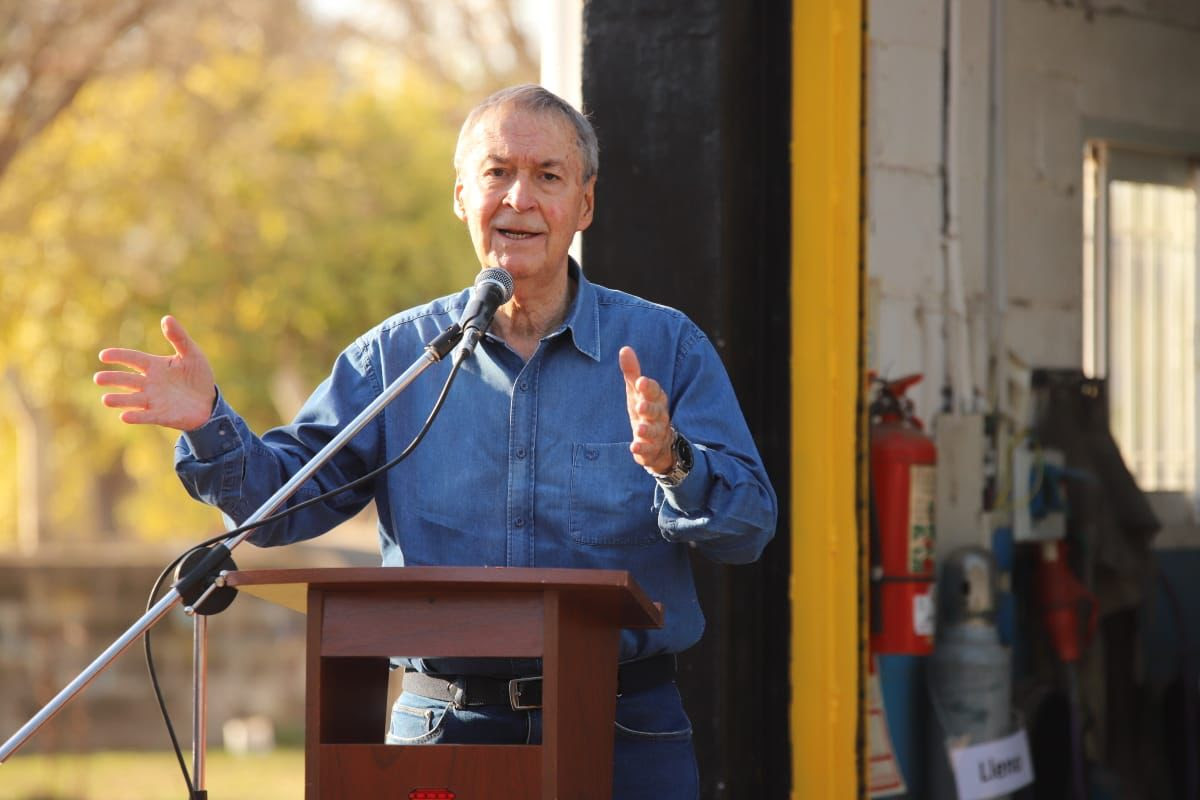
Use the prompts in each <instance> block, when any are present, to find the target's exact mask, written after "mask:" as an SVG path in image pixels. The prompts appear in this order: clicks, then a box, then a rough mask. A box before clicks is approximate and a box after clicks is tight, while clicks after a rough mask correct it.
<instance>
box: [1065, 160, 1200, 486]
mask: <svg viewBox="0 0 1200 800" xmlns="http://www.w3.org/2000/svg"><path fill="white" fill-rule="evenodd" d="M1196 212H1197V206H1196V170H1195V167H1194V165H1193V164H1192V163H1191V162H1190V161H1189V160H1188V159H1187V158H1183V157H1178V156H1164V155H1159V154H1150V153H1142V152H1137V151H1134V150H1128V149H1123V148H1117V147H1114V146H1111V145H1108V144H1104V143H1089V145H1088V147H1087V150H1086V154H1085V160H1084V254H1083V255H1084V259H1083V263H1084V274H1083V290H1084V304H1083V308H1084V314H1083V317H1084V319H1083V322H1084V336H1083V347H1084V353H1083V356H1084V359H1083V360H1084V371H1085V372H1086V373H1088V374H1089V375H1091V376H1094V377H1103V378H1105V379H1106V380H1107V386H1108V398H1109V424H1110V427H1111V429H1112V433H1113V437H1114V438H1115V439H1116V440H1117V443H1118V445H1119V446H1120V448H1121V453H1122V455H1123V456H1124V458H1125V463H1126V465H1127V466H1128V467H1129V469H1130V471H1131V472H1132V473H1133V475H1134V477H1135V478H1137V481H1138V484H1139V485H1140V486H1141V488H1142V489H1143V490H1144V491H1149V492H1171V493H1182V494H1184V495H1186V496H1188V497H1189V498H1194V497H1195V496H1196V494H1197V486H1196V431H1197V428H1196V413H1197V409H1196V371H1197V365H1196V351H1195V339H1196V288H1197V281H1196ZM1188 505H1189V506H1191V505H1192V503H1189V504H1188Z"/></svg>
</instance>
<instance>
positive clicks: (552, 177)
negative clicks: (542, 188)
mask: <svg viewBox="0 0 1200 800" xmlns="http://www.w3.org/2000/svg"><path fill="white" fill-rule="evenodd" d="M542 180H544V181H551V182H553V181H557V180H560V178H559V176H557V175H555V174H554V173H553V172H543V173H542Z"/></svg>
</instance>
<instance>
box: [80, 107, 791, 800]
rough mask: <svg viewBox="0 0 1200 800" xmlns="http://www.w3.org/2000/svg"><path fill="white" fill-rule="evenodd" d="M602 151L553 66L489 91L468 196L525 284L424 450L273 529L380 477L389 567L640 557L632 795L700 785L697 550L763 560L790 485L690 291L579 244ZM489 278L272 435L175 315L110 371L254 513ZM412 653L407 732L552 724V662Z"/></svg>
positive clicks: (346, 366) (626, 668)
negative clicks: (701, 323)
mask: <svg viewBox="0 0 1200 800" xmlns="http://www.w3.org/2000/svg"><path fill="white" fill-rule="evenodd" d="M597 162H598V155H597V145H596V136H595V133H594V131H593V130H592V127H591V125H590V123H589V122H588V121H587V119H586V118H585V117H584V116H583V115H581V114H580V113H579V112H577V111H576V110H575V109H574V108H572V107H571V106H570V105H569V104H567V103H566V102H564V101H563V100H561V99H560V98H558V97H556V96H555V95H553V94H551V93H550V92H548V91H546V90H545V89H543V88H541V87H538V86H518V87H515V88H511V89H507V90H504V91H501V92H498V93H497V94H495V95H493V96H492V97H489V98H488V99H487V100H485V101H484V102H483V103H481V104H480V105H479V106H478V107H476V108H475V109H474V110H473V111H472V112H471V113H470V115H469V116H468V117H467V120H466V122H465V123H464V125H463V128H462V132H461V134H460V136H459V141H458V147H457V150H456V152H455V158H454V166H455V170H456V173H457V177H456V180H455V183H454V199H453V202H454V212H455V214H457V216H458V217H459V219H461V220H462V221H463V222H464V223H465V224H466V227H467V230H468V231H469V233H470V236H471V241H472V242H473V243H474V247H475V252H476V255H477V257H478V259H479V263H480V265H481V267H483V268H487V267H502V268H503V269H505V270H507V271H508V272H509V273H510V274H511V275H512V278H513V284H514V290H513V294H512V297H511V299H510V300H508V301H507V302H506V303H505V304H504V305H503V306H501V307H500V309H499V310H498V312H497V313H496V317H495V320H494V323H493V325H492V327H491V330H490V331H489V333H488V334H487V335H486V336H485V337H484V339H483V341H482V342H481V344H480V345H479V348H478V349H477V350H476V352H475V354H474V356H473V357H472V358H470V359H468V360H467V361H466V362H465V365H464V368H463V372H462V375H461V376H460V378H459V379H458V381H457V383H456V384H455V385H454V388H453V391H452V392H451V393H450V395H449V397H448V399H447V401H446V404H445V406H444V407H443V409H442V411H441V415H440V416H439V418H438V423H437V424H435V425H434V426H433V427H432V429H431V430H430V431H429V433H428V435H427V436H426V438H425V440H424V441H423V443H422V444H421V445H420V446H419V447H418V448H416V449H415V450H414V451H413V453H412V455H411V456H410V457H409V458H408V459H406V460H405V461H403V462H401V463H400V464H399V465H398V466H396V467H395V468H394V469H392V470H390V471H389V472H388V473H387V474H386V475H385V476H383V477H382V478H379V479H377V480H375V481H374V482H373V483H371V484H369V485H367V486H362V487H358V488H355V489H350V490H347V491H345V492H341V493H335V494H334V496H333V497H332V499H331V500H327V501H325V502H323V503H318V504H316V505H314V506H312V507H310V508H307V509H305V510H303V511H301V512H300V513H297V514H295V515H293V516H290V517H288V518H286V519H284V520H281V521H278V522H275V523H272V524H270V525H268V526H266V527H264V528H262V529H260V530H259V531H257V532H256V533H255V534H254V535H253V536H252V537H251V539H250V541H252V542H253V543H255V544H258V545H263V546H269V545H281V544H287V543H290V542H294V541H297V540H300V539H304V538H307V537H311V536H315V535H318V534H320V533H322V532H324V531H327V530H329V529H331V528H333V527H334V526H336V525H337V524H339V523H340V522H342V521H344V520H346V519H348V518H350V517H351V516H353V515H354V514H356V513H357V512H358V511H359V510H361V509H362V508H363V507H364V506H365V505H366V504H367V503H368V502H369V501H371V500H372V499H374V500H375V501H376V504H377V508H378V512H379V536H380V543H381V549H382V556H383V563H384V564H385V565H389V566H402V565H490V566H524V567H588V568H599V569H624V570H629V571H630V572H631V573H632V574H633V576H634V577H635V578H636V580H637V581H638V583H640V584H641V585H642V587H644V588H645V590H646V591H647V593H648V594H649V595H650V596H651V597H652V598H653V599H655V600H656V601H659V602H661V603H662V604H663V606H664V609H665V626H664V627H663V628H662V629H661V630H653V631H625V632H624V633H623V635H622V639H621V665H620V668H619V675H620V677H619V685H620V687H621V694H620V696H619V698H618V700H617V722H616V731H615V734H614V735H615V737H616V741H615V746H614V762H615V764H614V790H613V796H614V797H617V798H639V797H647V798H651V797H653V798H658V799H659V800H662V798H694V797H696V796H697V793H698V778H697V769H696V759H695V755H694V752H693V750H692V743H691V725H690V723H689V721H688V718H687V716H686V714H685V712H684V710H683V707H682V704H681V702H680V698H679V693H678V691H677V689H676V687H675V682H674V664H675V661H674V659H675V654H676V653H679V652H681V651H683V650H684V649H686V648H688V647H689V646H691V645H692V644H694V643H695V642H696V641H697V640H698V639H699V638H700V635H701V633H702V631H703V628H704V618H703V615H702V613H701V611H700V608H699V604H698V602H697V598H696V592H695V588H694V586H693V582H692V574H691V568H690V564H689V550H690V549H692V548H694V549H696V550H698V551H699V552H700V553H702V554H704V555H705V556H707V557H709V558H712V559H714V560H716V561H719V562H724V563H745V562H749V561H752V560H754V559H756V558H758V556H759V554H760V553H761V552H762V549H763V547H764V546H765V545H766V543H767V541H768V540H769V539H770V538H771V536H772V534H773V532H774V529H775V519H776V500H775V494H774V491H773V490H772V488H771V485H770V482H769V481H768V479H767V476H766V474H765V471H764V470H763V466H762V463H761V461H760V459H759V456H758V453H757V451H756V449H755V446H754V442H753V441H752V439H751V437H750V434H749V432H748V431H747V429H746V425H745V422H744V420H743V417H742V414H741V411H740V409H739V407H738V404H737V399H736V397H735V396H734V393H733V390H732V387H731V386H730V384H729V379H728V377H727V375H726V373H725V371H724V369H723V367H722V365H721V362H720V360H719V359H718V357H717V355H716V352H715V351H714V349H713V347H712V345H711V344H710V343H709V341H708V339H707V338H706V337H705V336H704V334H703V333H702V332H701V331H700V330H699V329H698V328H697V327H696V326H695V325H694V324H693V323H692V322H691V321H689V320H688V319H687V318H686V317H685V316H684V315H683V314H681V313H680V312H678V311H675V310H673V309H670V308H667V307H665V306H660V305H655V304H653V303H650V302H647V301H645V300H641V299H638V298H636V297H632V296H630V295H627V294H623V293H620V292H617V291H613V290H610V289H606V288H603V287H601V286H597V285H595V284H593V283H591V282H589V281H588V280H587V278H586V277H585V276H584V274H583V272H582V271H581V269H580V268H579V266H578V265H577V264H576V263H575V262H574V261H573V260H572V259H571V258H570V257H569V256H568V254H567V251H568V247H569V245H570V242H571V239H572V237H573V236H574V234H575V233H576V232H577V231H581V230H584V229H585V228H587V227H588V225H590V224H591V221H592V214H593V211H594V208H595V186H596V171H597ZM664 268H667V269H669V268H670V266H667V265H664ZM468 294H469V293H468V292H462V293H460V294H458V295H454V296H450V297H444V298H441V299H438V300H434V301H433V302H431V303H428V304H427V305H424V306H421V307H418V308H414V309H411V310H408V311H405V312H402V313H400V314H397V315H395V316H393V317H391V318H390V319H388V320H386V321H384V322H383V323H381V324H380V325H378V326H377V327H375V328H373V329H372V330H370V331H368V332H367V333H365V334H363V335H362V336H361V337H360V338H359V339H358V340H357V341H355V342H354V343H353V344H351V345H350V346H349V347H348V348H347V349H346V350H345V351H344V352H343V353H342V355H341V356H340V357H339V358H338V359H337V362H336V363H335V364H334V366H333V370H332V372H331V374H330V376H329V377H328V378H327V379H326V380H325V381H324V382H323V383H322V384H321V385H320V386H319V387H318V388H317V389H316V391H315V392H314V393H313V395H312V396H311V397H310V398H309V400H308V402H307V403H306V404H305V406H304V408H303V409H302V410H301V411H300V413H299V414H298V415H297V417H296V419H295V421H293V422H292V423H291V424H290V425H287V426H284V427H281V428H277V429H275V430H272V431H269V432H267V433H266V434H264V435H263V436H261V437H259V436H256V435H255V434H254V433H253V432H251V431H250V430H249V429H248V427H247V426H246V424H245V422H244V421H243V420H242V419H241V417H239V416H238V415H237V414H236V413H235V412H234V411H233V409H232V408H231V407H230V405H229V404H228V402H227V400H226V398H225V397H224V396H222V395H221V393H220V392H219V391H218V390H217V388H216V384H215V381H214V377H213V374H212V370H211V368H210V367H209V365H208V362H207V360H206V359H205V357H204V355H203V354H202V353H201V351H200V349H199V348H198V347H197V346H196V344H195V343H193V342H192V341H191V339H190V338H189V337H188V336H187V334H186V333H185V332H184V329H183V327H182V326H181V325H180V324H179V322H178V321H176V320H175V319H174V318H172V317H166V318H164V320H163V333H164V335H165V337H166V339H167V340H168V342H170V344H171V345H172V346H173V348H174V350H175V354H174V355H172V356H155V355H150V354H147V353H142V352H138V351H133V350H124V349H108V350H104V351H102V352H101V354H100V360H101V361H103V362H105V363H108V364H120V365H123V366H126V367H128V368H130V371H103V372H99V373H97V375H96V383H98V384H100V385H102V386H108V387H117V388H120V389H123V390H126V391H123V392H116V393H109V394H105V395H104V397H103V402H104V404H105V405H107V406H110V407H113V408H119V409H123V411H122V413H121V419H122V420H124V421H125V422H128V423H151V424H157V425H164V426H168V427H172V428H176V429H178V430H180V431H182V432H183V435H182V436H181V437H180V439H179V443H178V445H177V447H176V469H177V471H178V474H179V476H180V478H181V479H182V481H183V483H184V484H185V485H186V487H187V488H188V491H189V492H191V494H192V495H193V496H195V497H196V498H198V499H200V500H203V501H204V502H207V503H211V504H213V505H216V506H218V507H219V508H220V509H221V510H222V511H224V512H225V513H226V514H227V515H229V516H230V517H231V518H232V519H234V520H242V519H245V518H246V517H247V516H249V515H250V514H251V513H252V512H253V511H254V510H255V509H257V508H258V506H259V505H261V504H262V503H263V502H264V501H265V500H266V499H267V498H268V497H269V496H270V495H271V494H272V493H273V492H274V491H275V490H276V489H277V488H278V487H279V486H281V485H282V484H283V483H284V482H285V481H286V480H287V479H288V477H289V476H291V475H292V474H294V473H295V472H296V470H297V469H299V468H300V466H301V465H302V464H304V463H305V462H306V461H308V460H309V459H310V458H311V457H312V455H313V454H314V453H316V452H317V451H318V450H319V449H320V448H321V446H322V445H324V444H325V443H326V442H327V441H329V439H330V438H332V437H333V436H334V435H335V434H336V433H337V432H338V431H339V429H341V428H342V427H343V426H344V425H345V424H346V423H347V422H348V421H349V420H351V419H353V418H354V416H355V415H356V414H357V413H358V412H359V411H360V410H361V409H363V408H364V407H365V406H366V405H368V404H369V403H370V402H371V401H372V400H373V399H374V398H375V397H377V396H378V395H379V394H380V393H381V392H382V390H383V389H384V387H385V386H387V385H388V384H389V383H390V382H391V381H392V379H393V378H395V376H396V375H398V374H400V373H401V372H403V371H404V369H405V368H406V367H407V366H408V365H409V364H411V363H412V362H413V360H414V359H415V358H416V357H417V356H418V355H419V354H420V352H421V350H422V348H423V346H424V345H425V344H426V343H427V342H429V341H430V340H432V339H433V338H434V337H435V336H437V335H438V333H440V332H441V331H442V330H443V329H445V328H446V327H447V326H449V325H450V324H452V323H453V322H455V321H457V320H458V319H459V317H460V316H461V315H462V312H463V308H464V305H465V304H466V302H467V299H468ZM635 348H636V351H635ZM449 368H450V367H449V365H448V363H447V362H445V361H443V362H441V363H440V364H438V365H437V366H435V367H433V368H432V369H431V372H438V371H439V370H440V374H441V376H442V377H444V376H445V374H446V372H447V371H448V370H449ZM643 372H644V373H645V374H643ZM439 388H440V383H439V381H438V380H436V379H432V378H429V377H428V376H427V377H426V378H425V379H424V380H422V381H418V382H416V383H414V384H413V385H412V386H410V387H409V389H408V390H407V391H406V392H405V393H404V394H402V395H401V396H400V397H399V398H398V399H397V400H396V401H395V402H393V403H392V404H391V405H389V406H388V407H387V408H386V409H385V411H384V412H383V413H382V414H381V415H380V416H379V417H377V418H376V419H375V420H374V421H373V422H372V423H371V425H369V426H368V427H367V428H366V429H364V430H363V431H362V432H361V433H360V434H358V435H357V436H356V437H355V438H354V439H353V440H352V441H351V442H350V444H349V445H348V446H347V447H346V448H345V449H344V450H343V451H341V453H340V454H339V455H338V456H337V457H335V458H334V459H333V460H332V461H331V462H330V463H329V464H327V465H326V466H325V467H323V468H322V470H321V471H320V472H319V473H318V474H317V475H316V476H315V477H314V479H313V480H312V481H311V484H310V485H308V486H306V487H305V488H304V489H302V490H301V492H300V494H299V495H298V497H297V499H304V498H306V497H312V496H315V495H317V494H318V493H320V492H324V491H327V490H329V489H335V488H337V487H339V486H342V485H344V484H346V483H349V482H350V481H352V480H354V479H355V478H357V477H359V476H361V475H364V474H366V473H367V472H369V471H370V470H372V469H374V468H375V467H377V466H379V465H380V464H383V463H385V462H386V461H388V460H389V459H391V458H392V457H393V456H394V455H395V454H396V453H397V452H399V450H400V449H402V448H403V447H404V446H405V445H406V444H407V443H408V441H409V440H410V439H411V438H412V436H413V434H414V433H415V432H416V430H417V428H418V427H419V426H420V421H421V420H423V419H424V417H425V415H426V414H427V413H428V411H429V409H430V408H431V407H432V406H433V403H434V400H435V398H436V395H437V393H438V390H439ZM402 666H403V667H404V668H405V669H406V673H405V676H404V692H403V694H402V695H401V696H400V697H399V699H398V700H397V701H396V704H395V705H394V707H393V709H392V717H391V732H390V733H389V736H388V738H389V741H392V742H397V743H417V742H459V743H462V742H491V743H526V742H535V741H539V737H540V733H541V730H540V725H541V712H540V711H539V710H537V709H533V710H527V709H513V708H512V707H511V706H510V705H509V701H508V697H507V692H506V690H504V687H506V686H507V683H508V681H509V680H510V679H512V678H514V677H526V676H532V675H537V674H538V673H539V669H540V665H539V664H538V662H537V661H536V660H532V659H521V660H510V659H424V660H422V659H411V660H406V661H404V662H403V664H402ZM464 676H466V677H467V678H468V680H466V681H463V680H462V679H463V678H464ZM464 686H465V687H466V691H465V692H464V691H463V690H462V689H463V687H464Z"/></svg>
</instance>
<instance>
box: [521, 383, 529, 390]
mask: <svg viewBox="0 0 1200 800" xmlns="http://www.w3.org/2000/svg"><path fill="white" fill-rule="evenodd" d="M521 391H522V392H527V391H529V381H521Z"/></svg>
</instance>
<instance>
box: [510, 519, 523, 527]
mask: <svg viewBox="0 0 1200 800" xmlns="http://www.w3.org/2000/svg"><path fill="white" fill-rule="evenodd" d="M513 525H516V526H517V527H518V528H524V527H525V520H524V519H523V518H521V517H517V518H516V519H514V520H513Z"/></svg>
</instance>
